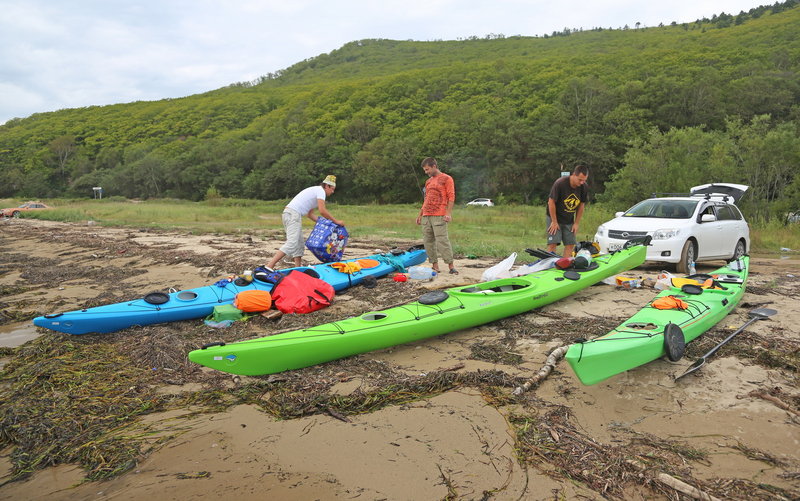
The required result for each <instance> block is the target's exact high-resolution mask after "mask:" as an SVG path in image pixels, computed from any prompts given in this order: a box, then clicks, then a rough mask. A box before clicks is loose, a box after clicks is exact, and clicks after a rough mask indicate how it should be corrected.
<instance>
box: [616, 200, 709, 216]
mask: <svg viewBox="0 0 800 501" xmlns="http://www.w3.org/2000/svg"><path fill="white" fill-rule="evenodd" d="M695 207H697V201H696V200H659V199H649V200H645V201H644V202H639V203H638V204H636V205H634V206H633V207H631V208H630V209H629V210H628V212H626V213H625V214H624V216H623V217H656V218H663V219H689V218H690V217H692V214H694V209H695Z"/></svg>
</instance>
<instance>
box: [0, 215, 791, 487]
mask: <svg viewBox="0 0 800 501" xmlns="http://www.w3.org/2000/svg"><path fill="white" fill-rule="evenodd" d="M451 233H452V235H451V236H452V237H453V238H454V239H455V238H459V235H458V232H457V227H454V229H453V230H451ZM415 243H418V242H407V241H406V242H365V241H359V240H358V237H357V236H356V237H351V243H350V245H349V246H348V249H347V254H346V256H345V257H358V256H360V255H367V254H372V253H374V252H375V251H376V250H380V251H386V250H388V248H389V247H391V246H393V245H397V246H400V247H403V246H409V245H412V244H415ZM279 244H280V242H276V241H274V240H270V239H269V238H268V237H267V236H258V235H237V236H222V235H191V234H184V233H180V232H159V231H152V230H148V231H145V230H138V229H122V228H103V227H99V226H97V225H88V224H86V223H83V224H77V223H76V224H65V223H54V222H46V221H38V220H28V219H4V220H3V219H0V346H4V347H7V348H6V349H5V351H2V352H0V365H2V368H3V370H4V372H3V373H2V377H0V388H2V393H1V394H0V395H3V398H2V400H3V402H2V403H0V420H2V421H0V424H2V425H3V426H4V427H7V429H6V430H5V431H3V433H2V435H0V437H1V438H2V440H3V441H2V442H0V447H2V446H4V448H3V449H2V450H0V500H6V499H9V500H11V499H15V500H16V499H49V500H55V501H57V500H76V499H98V500H105V499H125V500H151V499H159V500H168V499H169V500H173V499H174V500H184V499H219V498H222V497H229V496H234V497H235V498H236V499H237V500H239V501H244V500H251V499H252V500H255V499H281V500H284V499H286V500H289V499H291V500H294V499H302V500H306V499H320V500H327V499H364V500H378V499H387V500H406V499H408V500H412V499H414V500H419V499H498V500H520V499H524V500H539V499H542V500H544V499H602V498H612V499H690V497H689V495H688V494H687V492H688V491H689V489H690V488H692V487H693V488H695V489H698V491H702V493H705V494H706V495H709V496H714V497H716V498H719V499H798V498H800V454H798V450H800V389H799V388H798V372H797V370H798V365H799V364H800V328H798V326H800V308H798V306H797V304H798V298H799V297H800V255H798V254H797V253H794V254H791V255H789V256H787V258H786V259H780V258H777V257H775V258H767V257H758V256H756V257H752V258H751V270H752V271H751V274H750V279H749V281H748V286H747V292H746V294H745V296H744V298H743V300H742V302H741V303H740V304H739V306H738V307H737V308H736V309H735V310H734V312H733V313H732V314H730V315H729V316H728V317H726V318H725V319H724V320H723V321H722V322H720V323H719V324H718V325H717V326H716V327H715V328H714V329H712V330H711V331H709V332H707V333H706V334H705V335H704V336H702V337H701V338H699V339H698V340H696V341H695V342H694V343H691V344H690V345H689V346H688V347H687V353H686V355H685V357H684V358H683V359H682V360H680V361H678V362H669V361H667V360H666V359H662V360H657V361H654V362H652V363H650V364H647V365H645V366H642V367H639V368H637V369H635V370H631V371H629V372H626V373H624V374H620V375H618V376H615V377H613V378H611V379H608V380H606V381H603V382H601V383H599V384H597V385H594V386H584V385H582V384H581V383H580V381H579V380H578V379H577V378H576V377H575V375H574V374H573V373H572V371H571V369H570V368H569V367H568V366H567V364H566V363H565V362H563V361H562V363H560V364H559V365H557V366H556V368H555V370H554V371H553V373H552V374H551V375H550V376H549V377H548V378H546V379H545V380H544V381H542V382H541V384H539V385H537V386H535V387H534V388H532V389H531V390H530V391H528V392H525V393H524V394H522V395H518V396H515V395H512V391H513V390H514V388H516V387H517V386H519V385H520V383H522V382H524V381H525V380H527V379H528V378H530V377H531V376H532V375H533V374H535V373H536V371H538V370H539V368H540V367H541V366H542V365H543V364H544V363H545V361H546V359H547V356H548V354H549V353H550V352H551V351H552V350H553V349H554V348H556V347H559V346H562V345H565V344H569V343H570V342H571V341H572V340H574V339H576V338H580V337H594V336H598V335H602V334H603V333H604V332H606V331H607V330H609V329H611V328H613V327H614V326H616V325H618V324H619V323H620V322H622V321H623V320H624V319H625V318H627V317H629V316H630V315H632V314H633V313H635V312H636V311H638V310H639V309H641V308H642V307H643V306H644V305H645V304H647V302H648V301H649V300H650V299H651V298H652V297H653V296H654V295H655V294H656V293H657V292H658V291H656V290H654V289H652V288H647V287H644V288H640V289H634V290H624V289H620V288H617V287H614V286H610V285H605V284H599V285H596V286H592V287H589V288H588V289H586V290H583V291H581V292H579V293H577V294H575V295H573V296H571V297H569V298H567V299H565V300H562V301H559V302H556V303H554V304H551V305H549V306H546V307H544V308H542V309H540V310H535V311H533V312H530V313H527V314H524V315H519V316H516V317H512V318H508V319H505V320H502V321H499V322H494V323H491V324H487V325H484V326H481V327H477V328H474V329H469V330H464V331H458V332H454V333H451V334H448V335H445V336H440V337H436V338H432V339H428V340H425V341H422V342H418V343H413V344H408V345H403V346H398V347H395V348H392V349H387V350H381V351H377V352H372V353H366V354H363V355H359V356H356V357H351V358H348V359H344V360H338V361H334V362H330V363H327V364H323V365H320V366H316V367H309V368H307V369H302V370H297V371H289V372H286V373H282V374H277V375H272V376H263V377H257V378H252V377H233V376H231V375H230V374H224V373H220V372H217V371H213V370H209V369H205V368H202V367H200V366H197V365H195V364H192V363H190V362H188V360H186V357H185V355H186V353H187V352H188V351H189V350H191V349H195V348H199V347H200V346H201V345H202V344H204V343H208V342H212V341H215V340H219V339H224V340H226V341H232V340H238V339H246V338H250V337H258V336H264V335H267V334H269V333H270V332H277V331H281V330H286V329H291V328H299V327H300V326H306V325H316V324H319V323H323V322H328V321H331V320H334V319H342V318H346V317H349V316H353V315H358V314H360V313H363V312H366V311H371V310H375V309H380V308H383V307H387V306H389V305H392V304H396V303H398V302H402V301H411V300H414V299H415V298H417V297H418V296H419V295H420V294H421V293H424V292H425V291H426V290H428V289H438V288H445V287H452V286H455V285H462V284H464V285H466V284H472V283H475V282H478V281H480V277H481V274H482V273H483V271H484V270H485V269H486V268H488V267H489V266H492V265H493V264H496V263H497V262H498V261H499V259H485V258H480V257H479V258H477V259H467V258H465V257H464V256H459V258H458V259H457V260H456V267H457V268H458V269H459V270H460V274H459V275H442V276H439V277H437V278H436V279H434V280H433V281H431V282H424V283H419V282H406V283H398V282H394V281H393V280H391V279H390V278H383V279H380V280H378V286H377V287H376V288H374V289H366V288H364V287H362V286H357V287H354V288H352V289H349V290H345V291H342V292H341V293H339V294H338V295H337V296H336V299H335V301H334V304H333V305H332V306H331V307H329V308H327V309H325V310H322V311H319V312H315V313H312V314H309V315H303V316H297V315H287V316H284V317H283V318H279V319H268V318H263V317H257V318H254V319H252V320H251V321H248V322H243V323H237V325H234V326H233V327H231V328H230V329H224V330H222V329H212V328H210V327H207V326H205V325H204V324H203V323H202V321H201V320H197V321H187V322H177V323H173V324H161V325H154V326H147V327H133V328H130V329H126V330H124V331H120V332H117V333H112V334H103V335H94V334H90V335H85V336H70V335H66V334H61V333H56V332H52V331H47V330H44V329H37V328H34V327H33V326H32V324H31V322H30V319H32V318H33V317H34V316H38V315H42V314H46V313H52V312H56V311H68V310H74V309H80V308H82V307H85V306H94V305H99V304H107V303H112V302H120V301H126V300H130V299H134V298H137V297H141V296H143V295H144V294H146V293H149V292H153V291H168V290H170V289H175V290H181V289H187V288H192V287H198V286H202V285H208V284H211V283H213V282H214V281H216V280H217V279H219V278H222V277H225V276H227V275H232V274H239V273H241V272H242V271H243V270H245V269H252V267H254V266H256V265H258V264H263V263H264V262H266V261H267V260H268V258H269V256H270V255H271V253H272V252H273V250H274V249H275V248H276V247H277V246H278V245H279ZM524 247H525V245H523V244H521V249H522V248H524ZM521 254H522V255H521V256H520V257H519V259H518V261H517V264H521V263H523V262H530V261H532V260H533V259H530V260H528V259H526V258H525V257H524V253H521ZM305 259H306V262H307V264H311V263H313V261H312V259H313V256H311V255H310V253H306V257H305ZM722 264H723V262H722V261H719V262H711V263H701V264H700V265H699V266H698V271H699V272H707V271H710V270H712V269H715V268H717V267H719V266H721V265H722ZM659 271H660V268H659V267H658V266H652V265H645V266H643V267H641V268H637V269H635V270H632V271H630V272H628V273H626V274H627V275H629V276H631V277H634V276H635V277H638V276H644V277H655V276H656V274H657V273H658V272H659ZM757 307H769V308H774V309H776V310H777V311H778V314H777V315H775V316H774V317H771V318H770V319H769V320H765V321H761V322H756V323H754V324H752V325H751V326H749V327H748V329H747V330H745V331H744V332H743V333H742V334H740V335H739V336H737V337H736V338H735V339H734V340H733V341H731V342H730V343H729V345H726V347H725V348H723V349H722V350H721V351H720V352H718V353H717V354H716V355H715V356H714V358H713V359H712V360H711V361H710V362H709V363H708V364H707V365H706V366H705V367H703V369H702V370H700V371H698V372H697V373H696V374H693V375H691V376H689V377H686V378H684V379H682V380H680V381H677V382H676V381H674V377H675V376H676V375H678V374H680V373H682V372H683V371H684V370H685V369H686V368H687V367H688V366H689V365H690V364H691V362H692V361H694V360H696V359H697V358H698V357H700V356H701V355H702V354H703V353H705V352H706V351H708V349H710V348H711V347H713V346H714V345H715V344H716V343H718V342H719V341H721V340H722V339H723V338H725V337H726V336H727V335H728V334H730V333H731V332H733V331H735V330H736V329H737V328H738V327H740V326H742V325H743V324H744V323H745V322H746V321H747V320H748V315H747V312H748V311H749V310H751V309H753V308H757ZM239 324H240V325H239ZM65 345H68V346H69V347H70V354H66V353H65V352H66V351H67V350H66V348H61V347H60V346H62V347H63V346H65ZM17 346H20V348H15V347H17ZM34 346H35V347H36V350H39V351H40V352H41V351H43V350H51V352H52V353H56V352H57V353H59V356H64V357H67V356H70V357H72V356H77V355H75V354H74V353H77V354H80V356H81V357H83V358H82V359H91V354H92V353H96V354H97V356H98V357H100V356H103V357H106V358H107V359H111V358H114V360H118V361H119V364H120V365H119V367H120V369H119V371H118V377H119V379H120V380H119V381H115V382H114V384H115V386H114V391H115V392H116V391H118V390H117V388H124V389H125V391H126V392H127V396H128V397H131V398H134V397H135V398H138V399H140V400H141V401H142V402H146V403H147V405H144V404H142V405H140V407H147V408H152V409H154V410H153V411H147V412H142V411H136V412H133V411H130V410H128V411H127V412H128V414H127V415H130V416H132V417H130V418H125V419H122V418H120V419H119V422H118V425H117V426H118V429H112V428H109V429H112V431H109V433H110V434H112V435H115V436H116V437H117V438H118V439H119V440H122V441H128V442H130V443H135V444H137V446H136V449H135V450H134V452H133V453H131V457H130V459H129V461H128V463H127V465H126V467H125V468H124V469H123V470H124V471H120V472H119V474H114V475H113V476H112V477H111V478H109V479H103V480H90V479H89V478H91V477H90V473H91V471H92V465H91V464H89V463H90V462H84V464H81V461H80V460H79V458H81V457H88V455H89V453H88V452H87V449H91V448H92V447H95V448H96V447H99V445H98V444H99V443H101V442H99V440H100V439H99V438H96V439H94V441H87V442H80V441H79V440H78V438H74V437H72V438H70V439H69V440H72V442H69V443H72V444H74V447H75V448H76V449H80V454H78V453H77V452H76V454H75V455H74V459H73V460H71V461H63V460H62V459H61V458H68V457H71V456H69V455H64V454H62V455H56V454H55V452H54V450H51V451H50V452H48V454H53V455H54V457H57V458H58V459H56V460H54V461H42V462H41V463H39V466H37V467H36V468H35V469H34V470H33V471H32V472H30V474H27V475H24V476H18V475H17V473H18V470H17V469H16V467H15V464H20V463H19V461H20V458H21V456H20V455H21V454H22V453H23V452H26V451H27V449H25V450H23V449H24V447H23V445H24V444H19V443H16V442H15V440H17V439H16V438H15V437H20V436H35V435H34V434H33V432H30V431H26V430H25V426H26V420H25V419H23V418H24V417H25V416H24V414H21V411H20V410H19V409H20V408H22V407H21V404H20V403H19V402H18V401H17V402H14V403H13V404H12V402H10V399H11V398H14V399H16V400H19V398H24V397H20V396H19V394H18V393H17V388H19V386H18V385H19V382H20V378H21V377H22V376H21V374H26V376H25V377H28V376H30V377H31V378H34V375H36V374H37V370H39V369H37V368H36V367H34V366H32V365H29V366H25V365H24V364H23V362H22V360H28V359H31V360H36V358H35V357H36V354H35V353H34V351H35V350H34V349H33V348H29V349H28V350H27V351H25V352H24V353H23V352H22V351H21V350H23V349H24V348H26V347H34ZM59 350H61V351H59ZM72 352H74V353H72ZM28 357H30V358H28ZM50 358H53V357H50ZM70 360H72V359H70ZM37 363H38V362H37ZM42 363H43V364H44V362H42ZM87 363H88V362H87ZM65 365H66V363H65ZM48 367H51V366H48ZM23 369H24V370H23ZM48 370H49V369H48ZM77 373H79V372H78V371H77V369H76V374H77ZM52 374H55V375H58V373H57V371H55V372H53V373H52ZM50 377H55V376H50ZM65 377H66V376H65ZM70 377H72V376H70ZM76 377H78V376H76ZM80 377H84V378H85V377H89V376H88V375H86V374H83V375H81V376H80ZM126 378H130V379H126ZM31 384H33V383H31ZM36 384H37V385H40V386H41V385H43V384H46V382H44V381H43V380H42V379H41V378H40V379H39V380H38V382H37V383H36ZM53 384H55V383H53ZM75 385H76V386H79V381H78V380H77V379H76V381H75ZM67 387H69V384H67ZM54 391H55V390H54ZM58 391H60V392H62V393H64V392H65V390H58ZM82 391H83V390H82ZM115 395H116V394H115ZM103 396H104V397H105V398H111V397H110V395H109V394H108V393H105V394H104V395H103ZM59 398H62V399H69V398H70V396H69V395H59ZM120 398H122V397H121V396H120ZM54 401H55V400H54ZM58 401H63V400H58ZM35 403H36V402H31V404H32V407H35V405H33V404H35ZM86 405H90V404H89V403H87V404H86ZM105 412H107V411H105ZM108 417H109V416H108V415H104V416H103V418H108ZM36 419H37V418H36V416H34V415H33V414H31V416H30V420H31V422H34V421H35V420H36ZM76 419H77V417H76ZM53 422H54V423H55V422H56V421H53ZM58 422H59V423H60V421H58ZM12 425H13V426H12ZM76 426H77V425H76ZM52 427H53V426H51V428H52ZM62 431H63V433H67V431H68V430H66V429H65V430H62ZM26 433H27V435H26ZM37 433H39V434H42V436H47V435H46V434H45V431H37ZM51 433H53V436H54V437H55V436H60V435H58V434H57V432H56V431H55V430H52V431H51ZM65 443H66V442H65ZM102 443H104V444H105V443H106V442H102ZM26 447H29V448H30V447H32V446H31V445H27V446H26ZM81 454H83V455H81ZM48 457H49V456H48ZM91 457H95V458H96V457H97V454H95V455H93V456H91ZM105 462H106V463H108V464H109V465H110V464H111V462H112V461H111V460H110V459H109V458H108V457H107V456H106V457H105ZM51 463H54V464H51ZM94 471H95V472H96V471H97V470H96V469H95V470H94ZM682 489H683V490H684V491H686V492H681V490H682ZM697 495H698V496H699V495H700V494H697ZM707 499H711V498H707Z"/></svg>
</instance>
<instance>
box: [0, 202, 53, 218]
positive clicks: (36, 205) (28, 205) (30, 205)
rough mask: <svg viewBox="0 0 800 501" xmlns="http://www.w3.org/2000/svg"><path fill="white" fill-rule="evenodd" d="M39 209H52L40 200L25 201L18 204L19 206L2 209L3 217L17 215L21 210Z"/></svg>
mask: <svg viewBox="0 0 800 501" xmlns="http://www.w3.org/2000/svg"><path fill="white" fill-rule="evenodd" d="M40 209H52V207H50V206H49V205H45V204H43V203H41V202H25V203H24V204H22V205H20V206H19V207H11V208H8V209H3V210H2V213H3V217H19V216H20V214H22V213H23V212H28V211H35V210H40Z"/></svg>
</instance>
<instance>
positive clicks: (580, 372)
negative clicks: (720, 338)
mask: <svg viewBox="0 0 800 501" xmlns="http://www.w3.org/2000/svg"><path fill="white" fill-rule="evenodd" d="M748 273H749V258H748V257H746V256H745V257H742V258H739V259H737V260H734V261H731V262H730V263H728V264H727V265H726V266H723V267H722V268H720V269H719V270H717V271H715V272H712V275H713V276H715V277H716V276H718V277H722V278H721V280H720V282H719V283H715V284H714V287H708V288H699V287H698V289H699V291H697V292H695V291H694V290H693V291H692V292H691V293H690V294H689V297H687V296H686V295H684V294H682V292H684V291H683V290H682V287H685V286H686V285H685V284H684V285H683V286H681V285H680V283H676V284H673V286H672V287H670V288H667V289H665V290H663V291H661V292H660V293H659V294H658V295H657V296H656V297H655V298H654V299H653V300H651V301H650V302H648V303H647V305H645V306H644V307H642V309H641V310H639V312H637V313H635V314H634V315H632V316H631V317H630V318H628V319H627V320H626V321H624V322H623V323H622V324H620V325H618V326H617V327H615V328H614V329H611V330H610V331H609V332H607V333H606V334H604V335H602V336H599V337H597V338H594V339H589V340H586V339H580V340H576V342H575V343H574V344H572V345H571V346H570V347H569V350H568V351H567V354H566V356H565V359H566V360H567V362H568V363H569V365H570V366H571V367H572V369H573V372H575V374H576V375H577V376H578V378H579V379H580V380H581V382H582V383H583V384H586V385H591V384H596V383H598V382H600V381H603V380H605V379H608V378H609V377H611V376H614V375H616V374H619V373H621V372H625V371H627V370H630V369H634V368H636V367H639V366H641V365H644V364H646V363H648V362H651V361H653V360H656V359H658V358H660V357H662V356H664V355H665V354H666V355H667V356H668V357H670V360H672V361H676V360H678V359H679V358H680V357H681V356H682V354H683V345H684V344H685V343H689V342H690V341H693V340H694V339H696V338H697V337H699V336H701V335H702V334H703V333H705V332H706V331H708V330H709V329H711V328H712V327H713V326H715V325H716V324H717V323H719V322H720V321H721V320H722V319H723V318H725V317H726V316H727V315H728V314H729V313H730V312H731V311H732V310H733V309H734V308H735V307H736V305H737V304H738V303H739V301H740V300H741V298H742V296H743V295H744V292H745V288H746V282H747V277H748ZM712 275H709V277H710V276H712ZM666 296H675V297H679V298H681V299H682V300H684V302H685V303H686V305H687V308H686V309H680V308H670V309H659V308H656V307H655V306H653V304H654V303H655V302H656V301H657V300H659V299H661V298H664V297H666ZM640 326H641V327H640ZM670 326H674V327H670ZM670 329H672V331H673V332H671V333H669V334H670V335H669V336H668V335H667V334H668V331H669V330H670ZM674 331H677V332H674ZM675 335H677V338H676V337H674V336H675ZM671 336H673V337H671ZM676 340H677V341H676ZM609 341H616V342H609ZM676 342H677V344H678V345H679V346H680V350H677V351H676V350H673V349H671V348H674V347H675V346H676V345H675V343H676ZM673 357H676V358H673Z"/></svg>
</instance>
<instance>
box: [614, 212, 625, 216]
mask: <svg viewBox="0 0 800 501" xmlns="http://www.w3.org/2000/svg"><path fill="white" fill-rule="evenodd" d="M623 214H625V212H615V213H614V217H620V216H621V215H623Z"/></svg>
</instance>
